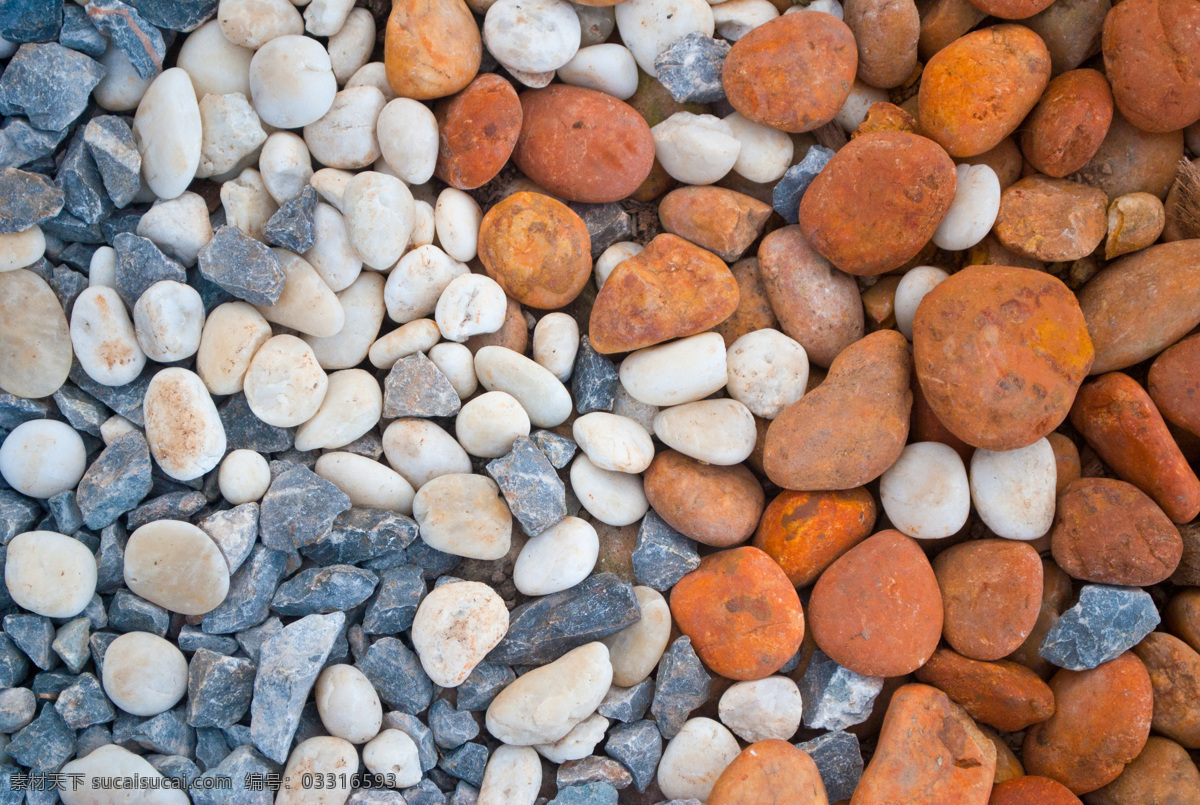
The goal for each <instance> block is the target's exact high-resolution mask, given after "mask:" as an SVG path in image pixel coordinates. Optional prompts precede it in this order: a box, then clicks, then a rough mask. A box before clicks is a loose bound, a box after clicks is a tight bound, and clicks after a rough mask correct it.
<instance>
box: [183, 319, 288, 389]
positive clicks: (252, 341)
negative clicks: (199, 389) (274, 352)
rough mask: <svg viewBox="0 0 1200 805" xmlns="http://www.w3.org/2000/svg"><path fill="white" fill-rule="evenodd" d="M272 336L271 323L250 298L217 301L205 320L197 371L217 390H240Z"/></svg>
mask: <svg viewBox="0 0 1200 805" xmlns="http://www.w3.org/2000/svg"><path fill="white" fill-rule="evenodd" d="M270 337H271V325H270V324H268V323H267V320H266V319H264V318H263V317H262V314H261V313H259V312H258V311H257V310H255V309H254V306H253V305H250V304H248V303H246V302H226V303H224V304H221V305H217V306H216V307H215V308H213V311H212V313H210V314H209V316H208V319H207V321H205V322H204V330H203V332H202V334H201V336H200V348H199V349H198V350H197V352H196V374H198V375H200V379H201V380H203V381H204V385H205V386H207V387H208V390H209V391H210V392H211V393H213V394H221V395H224V394H236V393H237V392H239V391H241V390H242V382H243V380H244V379H245V377H246V371H247V370H248V369H249V368H250V361H251V359H253V358H254V353H256V352H258V348H259V347H261V346H262V345H263V344H265V343H267V340H268V339H269V338H270Z"/></svg>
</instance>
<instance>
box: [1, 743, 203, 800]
mask: <svg viewBox="0 0 1200 805" xmlns="http://www.w3.org/2000/svg"><path fill="white" fill-rule="evenodd" d="M6 762H8V761H6ZM62 774H63V775H64V777H63V779H64V780H68V781H70V782H69V783H67V784H65V785H63V786H62V787H60V788H59V789H58V794H59V796H60V797H61V798H62V801H63V805H118V803H120V799H116V798H113V797H111V796H110V795H109V792H108V791H107V790H105V787H106V785H107V784H108V783H109V782H111V781H112V780H114V779H117V780H133V779H137V780H142V781H145V784H146V785H147V786H148V787H147V788H145V789H139V790H138V798H137V802H138V803H139V805H188V803H189V802H191V800H190V799H188V795H187V794H185V793H184V792H183V791H182V790H181V789H179V788H175V787H173V786H172V785H171V784H170V783H169V782H168V781H167V778H166V777H164V776H163V775H162V774H161V773H159V771H158V769H156V768H154V767H153V766H151V765H150V763H149V761H147V760H146V759H145V758H143V757H142V756H141V755H135V754H134V753H133V752H130V751H129V750H128V749H125V748H124V747H122V746H119V745H117V744H104V745H103V746H100V747H97V748H96V749H94V750H93V751H91V752H90V753H88V754H87V755H85V756H84V757H82V758H78V759H76V760H72V761H71V762H70V763H68V764H66V765H65V766H63V767H62ZM76 782H78V787H76ZM149 786H153V787H149ZM122 793H126V794H127V793H129V792H128V791H126V792H122ZM117 796H119V795H117ZM126 801H130V800H126Z"/></svg>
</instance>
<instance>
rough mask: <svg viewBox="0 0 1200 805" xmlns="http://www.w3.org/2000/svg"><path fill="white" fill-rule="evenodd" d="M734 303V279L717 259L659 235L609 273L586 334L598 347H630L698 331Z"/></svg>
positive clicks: (621, 349)
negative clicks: (638, 252)
mask: <svg viewBox="0 0 1200 805" xmlns="http://www.w3.org/2000/svg"><path fill="white" fill-rule="evenodd" d="M737 306H738V285H737V280H735V279H734V278H733V274H731V273H730V272H729V267H728V266H726V265H725V263H724V261H723V260H721V258H719V257H717V256H716V255H715V254H713V253H712V252H710V251H706V250H704V249H701V248H700V247H699V246H693V245H692V244H691V243H688V242H687V241H686V240H684V239H683V238H681V237H678V236H676V235H669V234H663V235H659V236H657V237H656V238H654V240H652V241H650V243H649V244H647V245H646V248H645V249H644V250H643V251H642V252H641V253H640V254H637V255H635V256H633V257H631V258H629V259H628V260H626V261H624V262H623V263H620V264H619V265H618V266H617V267H616V268H615V269H613V272H612V273H611V274H609V275H608V279H607V280H605V281H604V286H603V287H602V288H601V289H600V293H598V294H596V302H595V304H594V305H593V306H592V314H591V319H590V323H589V326H588V335H589V336H590V337H591V339H592V346H594V347H595V348H596V351H597V352H602V353H605V354H610V353H613V352H630V351H632V350H635V349H642V348H643V347H652V346H654V345H655V344H661V343H662V342H664V341H670V340H671V339H672V338H683V337H684V336H688V335H696V334H697V333H702V332H704V331H705V330H708V329H710V328H712V327H714V326H716V325H717V324H720V323H721V322H723V321H725V319H727V318H729V317H730V315H732V314H733V311H734V310H736V309H737Z"/></svg>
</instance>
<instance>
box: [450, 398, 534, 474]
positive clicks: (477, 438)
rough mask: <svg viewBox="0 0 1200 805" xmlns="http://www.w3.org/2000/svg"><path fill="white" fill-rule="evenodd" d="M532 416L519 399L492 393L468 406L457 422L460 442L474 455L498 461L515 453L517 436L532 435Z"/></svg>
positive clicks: (456, 433)
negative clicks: (530, 432) (513, 450)
mask: <svg viewBox="0 0 1200 805" xmlns="http://www.w3.org/2000/svg"><path fill="white" fill-rule="evenodd" d="M529 428H530V422H529V414H527V413H526V412H525V409H524V408H522V407H521V403H519V402H518V401H517V400H516V398H514V397H513V396H512V395H511V394H507V393H505V392H503V391H489V392H487V393H485V394H480V395H479V396H478V397H476V398H475V399H473V400H471V401H470V402H468V403H466V404H465V405H464V406H463V407H462V408H461V409H460V410H459V412H458V415H457V416H456V417H455V420H454V433H455V435H456V436H457V437H458V443H459V444H461V445H462V446H463V449H464V450H466V451H467V452H468V453H470V454H471V455H473V456H477V457H479V458H499V457H500V456H503V455H504V454H506V453H508V451H510V450H512V446H513V442H515V441H516V440H517V437H518V436H528V435H529Z"/></svg>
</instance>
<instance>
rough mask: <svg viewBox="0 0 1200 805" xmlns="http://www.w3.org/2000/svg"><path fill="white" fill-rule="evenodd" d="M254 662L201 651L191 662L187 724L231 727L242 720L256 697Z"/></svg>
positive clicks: (189, 666) (189, 665)
mask: <svg viewBox="0 0 1200 805" xmlns="http://www.w3.org/2000/svg"><path fill="white" fill-rule="evenodd" d="M255 671H256V669H255V666H254V663H252V662H250V660H247V659H244V658H238V657H226V656H224V655H221V654H217V653H215V652H212V651H209V650H208V649H205V648H202V649H199V650H197V651H196V653H195V654H193V655H192V659H191V662H189V663H188V692H187V723H188V724H190V725H192V726H193V727H231V726H233V725H234V724H236V723H238V722H239V721H241V719H242V716H244V715H245V714H246V710H247V709H249V707H250V700H251V699H252V698H253V695H254V675H255Z"/></svg>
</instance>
